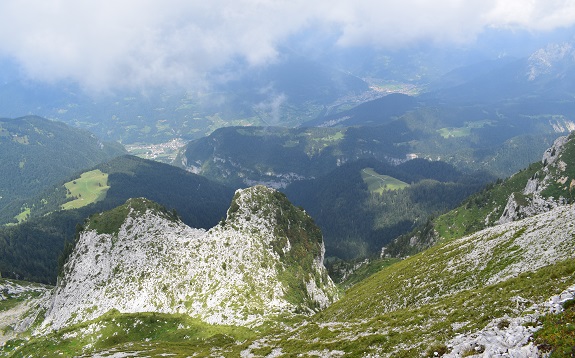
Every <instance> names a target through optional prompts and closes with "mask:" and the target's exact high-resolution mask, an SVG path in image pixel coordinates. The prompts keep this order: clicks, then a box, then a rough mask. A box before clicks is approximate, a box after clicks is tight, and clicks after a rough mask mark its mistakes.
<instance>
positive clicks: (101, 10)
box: [0, 0, 575, 89]
mask: <svg viewBox="0 0 575 358" xmlns="http://www.w3.org/2000/svg"><path fill="white" fill-rule="evenodd" d="M574 23H575V1H572V0H571V1H560V0H553V1H549V0H546V1H544V0H530V1H526V0H436V1H427V0H403V1H401V2H399V1H381V0H339V1H338V0H316V1H308V0H305V1H304V0H291V1H285V0H235V1H232V0H212V1H197V0H196V1H187V0H162V1H159V0H119V1H114V2H112V1H95V0H83V1H75V0H18V1H2V2H0V54H1V55H3V56H9V57H12V58H13V59H15V60H16V61H17V62H18V63H20V64H21V66H22V68H23V70H24V72H25V73H26V74H27V75H28V76H30V77H33V78H38V79H42V80H47V81H56V80H60V79H71V80H74V81H78V82H79V83H80V84H81V85H83V86H85V87H88V88H91V89H105V88H108V87H114V86H126V87H134V88H139V87H145V86H150V85H165V84H176V85H183V86H189V85H191V84H193V83H195V82H197V81H201V80H202V78H203V76H204V74H205V73H206V71H209V70H212V69H216V68H219V67H221V66H222V65H225V64H226V63H228V62H229V61H230V60H232V59H242V60H244V61H246V62H247V63H248V64H250V65H258V64H263V63H266V62H267V61H270V60H272V59H274V57H275V56H276V48H277V46H278V44H281V43H282V42H283V41H285V40H286V39H287V38H289V37H290V36H292V35H294V34H297V33H301V32H303V31H304V30H306V31H310V32H311V31H323V32H325V34H324V35H323V36H317V38H321V39H327V38H329V39H333V44H331V45H332V46H342V47H347V46H357V45H362V46H378V47H382V48H385V47H390V46H391V47H398V46H407V45H409V44H411V43H414V42H418V41H431V42H436V43H464V42H468V41H473V39H474V38H475V37H476V36H477V35H478V34H480V33H481V32H482V31H483V30H484V29H485V28H487V27H490V28H493V27H495V28H511V29H528V30H532V31H543V30H545V31H547V30H552V29H553V28H555V27H567V26H572V25H573V24H574Z"/></svg>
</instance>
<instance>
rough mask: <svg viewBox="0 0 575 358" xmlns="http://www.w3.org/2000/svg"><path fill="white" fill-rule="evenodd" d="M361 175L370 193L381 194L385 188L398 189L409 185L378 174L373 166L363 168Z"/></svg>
mask: <svg viewBox="0 0 575 358" xmlns="http://www.w3.org/2000/svg"><path fill="white" fill-rule="evenodd" d="M361 177H362V179H363V181H364V182H365V183H366V184H367V188H368V189H369V191H370V192H371V193H378V194H382V193H383V192H384V191H386V190H400V189H403V188H406V187H408V186H409V184H407V183H404V182H402V181H401V180H398V179H395V178H394V177H390V176H389V175H381V174H378V173H376V172H375V170H373V168H365V169H363V170H362V171H361Z"/></svg>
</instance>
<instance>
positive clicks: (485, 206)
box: [384, 133, 575, 256]
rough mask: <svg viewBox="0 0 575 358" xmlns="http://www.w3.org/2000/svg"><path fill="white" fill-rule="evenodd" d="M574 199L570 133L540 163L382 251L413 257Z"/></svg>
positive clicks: (574, 152)
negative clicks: (444, 242) (443, 241)
mask: <svg viewBox="0 0 575 358" xmlns="http://www.w3.org/2000/svg"><path fill="white" fill-rule="evenodd" d="M574 199H575V133H571V134H570V135H569V136H563V137H559V138H557V139H556V140H555V142H554V144H553V146H551V147H550V148H548V149H547V150H546V151H545V153H544V154H543V157H542V159H541V161H540V162H536V163H533V164H531V165H530V166H529V167H528V168H526V169H524V170H521V171H519V172H518V173H516V174H515V175H513V176H511V177H509V178H508V179H506V180H498V181H497V182H495V183H492V184H489V185H487V186H486V188H485V189H483V190H482V191H481V192H478V193H476V194H474V195H472V196H470V197H469V198H468V199H466V200H465V201H464V202H463V204H462V205H461V206H460V207H458V208H455V209H453V210H452V211H450V212H448V213H445V214H443V215H441V216H439V217H438V218H436V219H435V220H434V221H433V222H429V223H428V225H427V226H426V227H424V228H421V229H419V230H418V231H416V232H415V233H410V234H407V235H405V236H402V237H400V238H398V239H396V240H395V241H394V242H393V243H391V244H390V245H388V246H387V247H386V248H385V251H384V253H385V255H387V256H404V255H409V254H413V253H415V252H419V251H421V250H423V249H425V248H427V247H429V246H431V245H432V244H433V243H435V242H436V241H437V240H439V239H442V238H443V239H450V238H456V237H461V236H464V235H467V234H471V233H474V232H476V231H479V230H482V229H484V228H487V227H490V226H493V225H497V224H500V223H507V222H512V221H515V220H518V219H522V218H526V217H530V216H533V215H536V214H539V213H543V212H546V211H549V210H551V209H553V208H555V207H558V206H561V205H564V204H572V203H573V202H574Z"/></svg>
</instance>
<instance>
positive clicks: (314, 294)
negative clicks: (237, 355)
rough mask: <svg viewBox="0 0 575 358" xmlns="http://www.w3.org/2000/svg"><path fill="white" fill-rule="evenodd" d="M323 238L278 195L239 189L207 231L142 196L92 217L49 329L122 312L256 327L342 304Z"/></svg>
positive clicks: (52, 308) (56, 297)
mask: <svg viewBox="0 0 575 358" xmlns="http://www.w3.org/2000/svg"><path fill="white" fill-rule="evenodd" d="M323 253H324V249H323V240H322V237H321V232H320V231H319V229H318V228H317V227H316V226H315V224H314V223H313V221H312V220H311V218H310V217H309V216H308V215H307V214H306V213H305V212H303V211H301V210H299V209H297V208H295V207H293V206H292V205H291V204H290V203H289V201H288V200H287V199H286V198H285V196H283V194H280V193H279V192H276V191H274V190H272V189H268V188H265V187H263V186H257V187H253V188H249V189H245V190H238V191H237V192H236V195H235V196H234V199H233V200H232V203H231V206H230V209H229V210H228V213H227V218H226V219H225V220H223V221H222V222H220V224H219V225H217V226H216V227H214V228H212V229H210V230H209V231H205V230H200V229H194V228H190V227H188V226H186V225H185V224H183V223H182V222H181V221H180V220H179V219H178V218H177V217H175V216H174V215H173V214H171V213H168V212H166V211H165V210H163V209H162V208H160V207H159V206H158V205H157V204H155V203H153V202H150V201H148V200H146V199H130V200H128V201H127V202H126V204H125V205H123V206H121V207H118V208H116V209H114V210H112V211H109V212H106V213H103V214H99V215H95V216H93V217H91V218H90V220H89V222H88V224H87V225H86V227H85V229H84V230H83V232H81V234H80V236H79V239H78V242H77V243H76V246H75V249H74V251H73V252H72V254H71V255H70V257H69V259H68V262H67V263H66V265H65V266H64V270H63V275H62V277H61V279H60V280H59V282H58V285H57V286H56V289H55V291H54V294H53V297H52V299H51V301H50V303H49V307H48V312H47V315H46V319H45V321H44V323H43V327H44V329H58V328H61V327H64V326H67V325H70V324H74V323H78V322H82V321H86V320H90V319H94V318H96V317H99V316H101V315H103V314H104V313H106V312H108V311H110V310H112V309H115V310H118V311H120V312H125V313H133V312H162V313H182V314H187V315H190V316H194V317H198V318H200V319H202V320H204V321H206V322H208V323H217V324H234V325H254V324H257V323H261V322H262V321H264V320H265V319H266V318H268V317H270V316H273V315H277V314H284V313H295V312H300V313H306V312H310V313H311V312H315V311H316V310H318V309H321V308H324V307H326V306H327V305H329V304H330V303H332V302H333V301H335V300H336V299H337V290H336V287H335V285H334V284H333V282H332V281H331V279H330V278H329V277H328V275H327V272H326V270H325V267H324V266H323Z"/></svg>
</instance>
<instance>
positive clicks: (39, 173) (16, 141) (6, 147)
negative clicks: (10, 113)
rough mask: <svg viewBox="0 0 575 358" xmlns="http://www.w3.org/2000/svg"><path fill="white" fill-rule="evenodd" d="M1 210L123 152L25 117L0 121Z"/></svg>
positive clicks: (59, 126) (113, 145) (88, 135)
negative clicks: (0, 153)
mask: <svg viewBox="0 0 575 358" xmlns="http://www.w3.org/2000/svg"><path fill="white" fill-rule="evenodd" d="M0 152H2V160H1V161H0V173H2V175H1V176H0V210H1V209H2V208H4V207H5V206H6V205H8V204H10V202H11V201H14V200H17V199H22V198H29V197H31V196H33V195H35V194H38V193H39V192H40V191H42V190H44V189H45V188H47V187H49V186H50V185H53V184H55V183H57V182H59V181H61V180H63V179H65V178H66V177H68V176H69V175H72V174H73V173H75V172H76V171H78V170H81V169H84V168H87V167H91V166H94V165H96V164H99V163H101V162H104V161H106V160H110V159H111V158H113V157H116V156H119V155H123V154H125V153H126V151H125V150H124V149H123V148H122V146H121V145H120V144H117V143H103V142H101V141H100V140H98V138H96V137H95V136H94V135H93V134H91V133H88V132H86V131H83V130H78V129H75V128H71V127H68V126H67V125H65V124H64V123H61V122H56V121H51V120H47V119H44V118H40V117H35V116H28V117H21V118H15V119H8V118H1V119H0Z"/></svg>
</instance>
